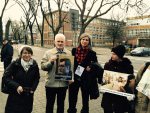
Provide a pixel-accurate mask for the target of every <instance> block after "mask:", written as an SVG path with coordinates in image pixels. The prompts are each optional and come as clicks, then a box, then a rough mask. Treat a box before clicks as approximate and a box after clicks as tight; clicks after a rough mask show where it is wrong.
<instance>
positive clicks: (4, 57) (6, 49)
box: [1, 43, 13, 62]
mask: <svg viewBox="0 0 150 113" xmlns="http://www.w3.org/2000/svg"><path fill="white" fill-rule="evenodd" d="M12 57H13V47H12V46H11V45H10V44H9V43H7V44H6V45H3V46H2V49H1V61H4V62H5V61H11V60H12Z"/></svg>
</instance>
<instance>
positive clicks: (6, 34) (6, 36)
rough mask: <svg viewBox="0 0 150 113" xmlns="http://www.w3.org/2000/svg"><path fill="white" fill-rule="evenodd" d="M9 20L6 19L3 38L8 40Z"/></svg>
mask: <svg viewBox="0 0 150 113" xmlns="http://www.w3.org/2000/svg"><path fill="white" fill-rule="evenodd" d="M10 24H11V21H10V20H8V21H7V24H6V29H5V39H7V40H10V39H9V27H10Z"/></svg>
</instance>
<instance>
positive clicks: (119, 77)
mask: <svg viewBox="0 0 150 113" xmlns="http://www.w3.org/2000/svg"><path fill="white" fill-rule="evenodd" d="M127 78H128V74H125V73H119V72H113V71H107V70H104V74H103V82H102V86H101V87H100V92H108V93H112V94H116V95H121V96H134V95H133V94H129V93H125V92H123V91H122V89H123V87H124V86H125V84H126V82H127Z"/></svg>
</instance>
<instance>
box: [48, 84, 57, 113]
mask: <svg viewBox="0 0 150 113" xmlns="http://www.w3.org/2000/svg"><path fill="white" fill-rule="evenodd" d="M55 97H56V89H55V88H49V87H46V113H53V108H54V102H55Z"/></svg>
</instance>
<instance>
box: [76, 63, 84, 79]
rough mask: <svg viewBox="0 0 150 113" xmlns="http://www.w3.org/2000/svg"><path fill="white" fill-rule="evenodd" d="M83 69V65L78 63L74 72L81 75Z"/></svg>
mask: <svg viewBox="0 0 150 113" xmlns="http://www.w3.org/2000/svg"><path fill="white" fill-rule="evenodd" d="M84 69H85V68H84V67H82V66H80V65H78V67H77V69H76V71H75V74H76V75H78V76H80V77H81V75H82V73H83V71H84Z"/></svg>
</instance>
